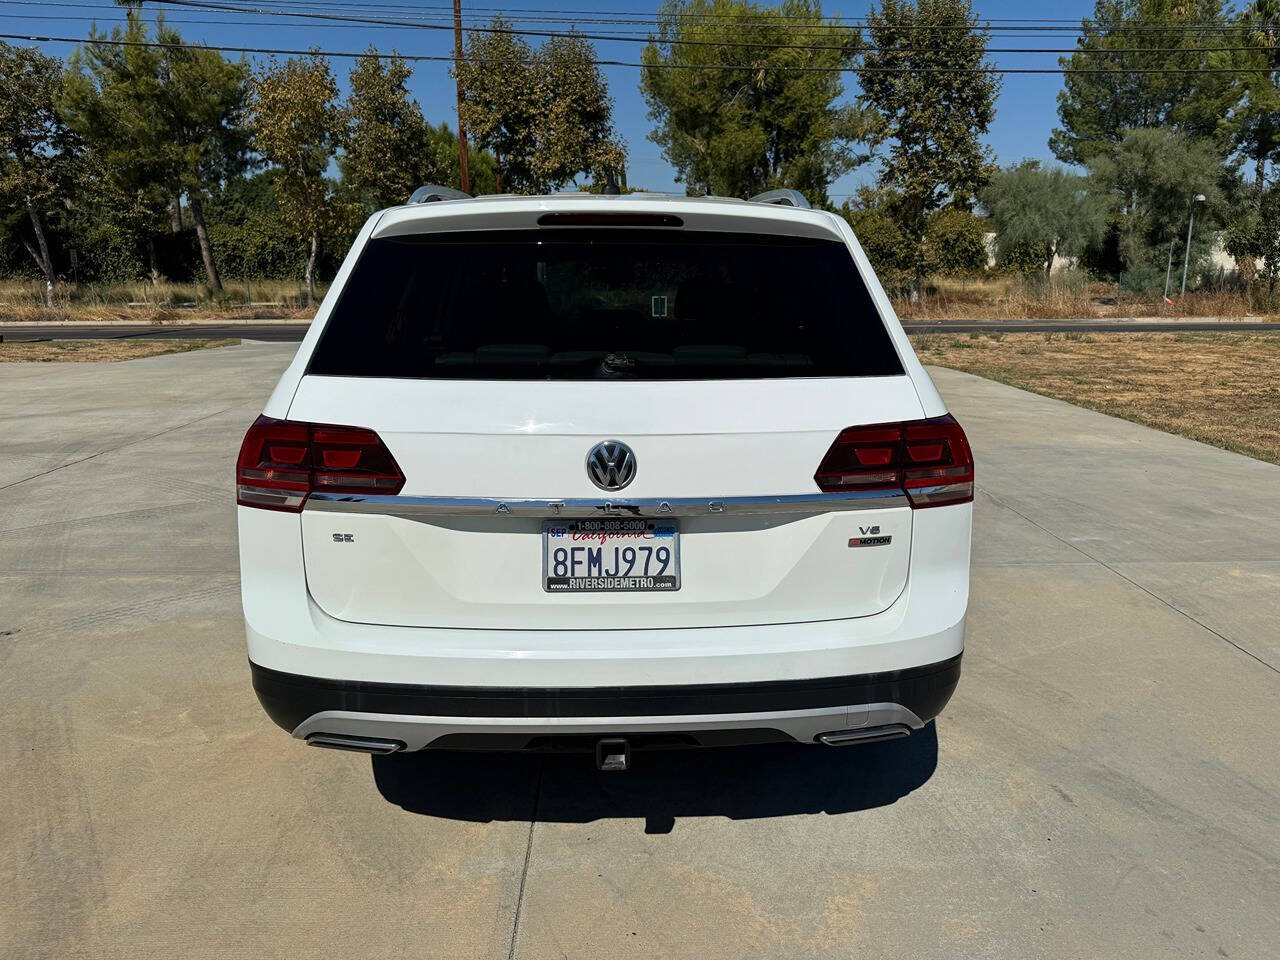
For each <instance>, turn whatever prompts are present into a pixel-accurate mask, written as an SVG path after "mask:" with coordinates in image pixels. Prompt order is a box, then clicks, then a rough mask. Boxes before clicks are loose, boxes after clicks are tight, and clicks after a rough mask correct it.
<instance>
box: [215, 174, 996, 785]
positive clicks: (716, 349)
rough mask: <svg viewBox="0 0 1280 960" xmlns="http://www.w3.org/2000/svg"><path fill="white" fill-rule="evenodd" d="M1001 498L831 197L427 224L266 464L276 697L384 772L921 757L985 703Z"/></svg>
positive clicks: (523, 206) (265, 595) (441, 208)
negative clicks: (752, 749) (482, 762)
mask: <svg viewBox="0 0 1280 960" xmlns="http://www.w3.org/2000/svg"><path fill="white" fill-rule="evenodd" d="M438 198H439V193H438V192H437V193H430V192H429V194H428V199H431V200H435V199H438ZM973 482H974V473H973V458H972V455H971V453H970V450H969V444H968V442H967V441H966V439H965V435H964V432H963V431H962V430H961V428H960V425H959V424H957V423H956V421H955V420H954V418H952V417H951V416H950V415H949V414H948V413H947V409H946V407H945V406H944V404H943V401H942V399H941V397H940V396H939V395H938V392H937V390H936V389H935V388H934V385H933V383H932V382H931V381H930V379H929V376H928V374H926V373H925V371H924V369H923V368H922V367H921V366H920V363H919V361H918V360H917V359H916V357H915V354H914V353H913V352H912V349H911V346H910V344H909V342H908V341H907V338H906V336H905V335H904V333H903V331H902V327H901V325H900V324H899V322H898V320H897V318H896V316H895V315H894V312H893V309H892V307H891V306H890V305H889V302H888V300H887V298H886V297H885V295H884V291H883V290H882V289H881V287H880V284H879V282H878V281H877V280H876V278H875V275H874V273H873V272H872V269H871V266H870V265H869V264H868V262H867V259H866V257H865V256H864V254H863V252H862V250H861V248H860V247H859V245H858V242H857V240H856V239H854V236H853V234H852V233H851V232H850V230H849V227H848V225H847V224H846V223H845V222H844V221H843V220H842V219H841V218H840V217H838V216H835V215H833V214H830V213H825V212H821V211H817V210H810V209H807V204H804V203H803V199H802V198H799V197H798V195H795V196H788V195H787V194H786V193H782V194H780V195H766V196H765V197H764V198H761V199H759V200H758V201H757V202H752V201H739V200H726V199H718V198H705V199H683V198H674V197H664V196H653V195H643V194H632V195H630V196H621V197H619V196H591V195H560V196H549V197H492V198H479V199H452V200H443V201H442V202H419V203H413V204H409V205H406V206H402V207H396V208H393V209H390V210H386V211H383V212H381V213H378V214H375V215H374V216H373V217H371V218H370V219H369V221H368V222H367V223H366V224H365V225H364V228H363V229H362V230H361V231H360V235H359V236H358V237H357V238H356V241H355V243H354V245H353V246H352V248H351V251H350V253H348V255H347V258H346V260H345V262H344V263H343V265H342V268H341V270H340V271H339V272H338V275H337V277H336V279H335V281H334V284H333V288H332V290H331V291H330V292H329V294H328V296H326V297H325V300H324V303H323V304H322V305H321V307H320V309H319V312H318V314H317V316H316V319H315V322H314V323H313V324H312V325H311V328H310V330H309V331H308V333H307V336H306V338H305V340H304V341H303V343H302V345H301V347H300V348H299V350H298V353H297V355H296V356H295V357H294V359H293V362H292V364H291V365H290V366H289V368H288V370H286V371H285V373H284V375H283V376H282V377H281V379H280V382H279V384H278V385H277V386H276V389H275V391H274V393H272V395H271V398H270V400H268V402H267V405H266V409H265V410H264V411H263V414H262V416H261V417H259V418H258V420H257V421H256V422H255V423H254V424H253V425H252V426H251V427H250V428H249V432H248V434H247V435H246V436H245V439H244V444H243V447H242V448H241V451H240V456H239V461H238V464H237V484H238V503H239V505H240V506H239V523H240V565H241V575H242V577H241V579H242V587H243V598H244V615H245V625H246V632H247V634H248V646H249V660H250V666H251V668H252V672H253V684H254V688H255V689H256V691H257V693H258V697H259V699H260V700H261V702H262V704H263V706H264V708H265V709H266V711H267V713H268V714H269V715H270V716H271V718H272V719H273V720H274V721H275V722H276V723H278V724H279V725H280V726H282V727H284V729H286V730H288V731H290V732H291V733H292V734H293V735H294V736H295V737H297V738H300V739H303V740H306V741H307V742H308V743H311V744H315V745H319V746H327V747H337V748H342V749H354V750H363V751H368V752H373V753H385V752H392V751H396V750H418V749H422V748H424V747H452V748H464V749H486V748H492V749H560V748H564V747H566V746H568V747H574V746H581V747H584V748H586V749H588V750H590V749H594V750H595V752H596V756H597V762H598V763H599V764H600V765H601V766H602V767H604V768H606V769H618V768H625V767H626V765H627V763H628V760H629V757H630V751H631V749H632V748H633V747H635V748H640V747H661V746H676V745H685V744H687V745H710V744H734V743H748V742H764V741H779V740H796V741H801V742H805V743H813V742H819V743H825V744H831V745H836V744H846V743H858V742H866V741H870V740H877V739H885V738H889V737H895V736H905V735H907V734H908V733H910V732H912V731H914V730H918V729H920V728H921V727H922V726H923V725H924V724H925V723H927V722H928V721H929V720H931V719H932V718H933V717H934V716H936V715H937V714H938V712H939V711H940V710H941V709H942V708H943V706H944V705H945V704H946V702H947V700H948V699H949V698H950V696H951V693H952V691H953V690H954V689H955V686H956V683H957V681H958V679H959V675H960V656H961V652H962V650H963V646H964V626H965V611H966V607H967V605H968V593H969V590H968V587H969V540H970V523H971V514H972V500H973Z"/></svg>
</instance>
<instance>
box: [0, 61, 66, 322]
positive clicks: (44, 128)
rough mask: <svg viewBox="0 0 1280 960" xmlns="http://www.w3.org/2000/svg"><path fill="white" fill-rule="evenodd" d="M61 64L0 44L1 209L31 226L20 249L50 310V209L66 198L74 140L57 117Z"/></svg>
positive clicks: (52, 281)
mask: <svg viewBox="0 0 1280 960" xmlns="http://www.w3.org/2000/svg"><path fill="white" fill-rule="evenodd" d="M62 84H63V70H62V63H61V62H60V61H58V60H55V59H53V58H52V57H46V56H45V55H44V54H42V53H41V52H40V51H39V50H36V49H35V48H33V47H12V46H10V45H9V44H7V43H0V205H2V206H3V207H4V208H6V209H7V210H8V211H12V212H14V213H18V214H20V215H21V216H23V217H25V219H26V220H27V221H29V223H30V226H31V232H32V234H33V238H34V243H32V242H31V241H28V240H27V239H26V238H25V237H24V238H23V245H24V246H25V247H26V249H27V252H28V253H29V254H30V255H31V258H32V259H33V260H34V261H35V263H36V266H37V267H38V268H39V270H40V272H41V273H42V274H44V282H45V284H44V285H45V303H47V304H48V305H50V306H52V305H53V293H54V287H55V286H56V285H57V281H58V278H57V274H56V273H55V272H54V268H53V258H52V256H51V255H50V253H49V236H48V228H47V218H48V213H47V210H48V208H49V207H50V206H51V205H52V204H54V203H57V202H60V201H61V202H65V201H66V200H67V199H68V197H69V189H68V188H69V186H70V184H71V183H72V182H73V181H74V177H75V163H76V157H75V139H74V137H73V135H72V134H71V132H70V131H69V130H68V129H67V127H66V125H65V124H64V123H63V122H62V119H61V117H60V116H59V115H58V109H57V107H58V101H59V100H60V99H61V97H62Z"/></svg>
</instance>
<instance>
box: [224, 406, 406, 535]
mask: <svg viewBox="0 0 1280 960" xmlns="http://www.w3.org/2000/svg"><path fill="white" fill-rule="evenodd" d="M403 486H404V474H403V473H401V472H400V467H399V466H398V465H397V464H396V461H395V458H394V457H392V456H391V451H390V450H388V449H387V447H386V444H384V443H383V442H382V438H381V437H379V436H378V435H377V434H376V433H374V432H373V431H372V430H364V429H361V428H360V427H333V426H328V425H326V424H319V423H295V422H293V421H291V420H273V419H272V418H271V417H258V419H257V420H255V421H254V423H253V426H251V427H250V428H249V432H248V433H246V434H245V435H244V443H242V444H241V445H240V456H239V458H238V459H237V461H236V503H238V504H240V505H241V506H245V507H261V508H263V509H265V510H289V511H292V512H297V511H299V510H301V509H302V504H303V503H304V502H305V501H306V499H307V497H308V496H309V495H310V494H311V493H313V492H321V491H323V492H325V493H399V492H400V488H401V487H403Z"/></svg>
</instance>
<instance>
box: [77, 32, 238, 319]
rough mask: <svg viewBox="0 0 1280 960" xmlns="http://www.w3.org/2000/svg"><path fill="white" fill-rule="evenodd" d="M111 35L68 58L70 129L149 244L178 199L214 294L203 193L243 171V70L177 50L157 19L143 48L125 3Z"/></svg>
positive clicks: (197, 50)
mask: <svg viewBox="0 0 1280 960" xmlns="http://www.w3.org/2000/svg"><path fill="white" fill-rule="evenodd" d="M94 36H95V37H96V34H94ZM111 39H112V40H113V41H116V42H113V43H95V42H93V40H92V39H91V40H90V41H89V42H88V43H86V44H85V45H84V46H83V47H82V48H81V49H80V50H78V51H77V52H76V55H75V56H74V57H73V59H72V71H71V74H70V75H69V77H68V80H67V90H66V96H65V97H64V101H63V105H62V106H63V111H64V113H65V115H66V117H67V121H68V124H69V125H70V126H71V127H72V128H73V129H75V130H76V131H77V132H78V133H79V134H80V135H81V136H83V138H84V139H85V141H86V143H87V145H88V147H89V150H90V152H91V153H92V154H94V155H95V157H96V160H95V163H96V164H97V168H98V172H99V173H100V174H101V175H102V176H103V177H105V178H106V179H107V180H108V181H110V184H111V189H113V190H114V191H115V192H117V193H119V194H120V195H121V196H122V197H127V198H131V201H132V206H133V212H132V215H131V219H133V220H134V221H135V223H136V224H137V225H138V226H140V227H141V228H143V229H144V230H146V232H147V233H148V244H149V245H150V243H151V242H152V240H151V237H150V233H151V232H153V230H154V221H156V220H157V219H159V218H161V217H162V216H163V215H164V214H163V213H162V212H160V211H176V210H177V208H178V198H179V197H180V195H181V194H183V193H184V192H185V193H186V195H187V199H188V203H189V206H190V210H191V216H192V220H193V222H194V224H195V228H196V237H197V239H198V240H199V244H200V254H201V259H202V261H203V263H204V270H205V276H206V278H207V280H208V284H209V288H210V290H211V291H212V292H213V293H215V294H217V293H220V292H221V290H222V282H221V279H220V278H219V276H218V269H217V266H216V264H215V261H214V255H213V248H212V245H211V244H210V242H209V236H208V230H207V228H206V224H205V218H204V196H205V194H206V193H207V192H208V191H209V190H210V189H213V188H216V187H217V186H218V185H219V184H221V183H222V182H223V181H224V180H225V179H226V178H227V177H229V176H234V175H237V174H239V173H240V172H242V171H243V170H244V169H245V167H246V165H247V162H248V138H247V131H246V129H245V125H244V112H245V103H246V98H247V95H248V77H249V67H248V64H247V62H246V61H244V60H243V59H242V60H239V61H234V62H233V61H228V60H227V59H226V58H224V57H223V56H222V55H221V54H220V53H218V52H217V51H216V50H209V49H207V48H204V47H198V46H190V45H187V44H184V43H183V42H182V36H181V35H180V34H179V33H178V32H177V31H176V30H173V29H172V28H170V27H167V26H166V25H165V24H164V20H163V17H161V16H160V15H157V18H156V39H155V43H156V44H159V45H160V46H155V45H148V44H149V43H150V40H149V39H148V33H147V26H146V22H145V21H144V20H143V19H142V16H141V14H140V12H139V11H138V10H137V9H136V8H133V7H130V9H129V11H128V13H127V20H126V22H125V25H124V26H123V27H122V28H121V27H117V28H116V29H114V30H113V31H112V33H111ZM157 208H159V209H157ZM173 215H174V216H176V214H173ZM176 225H177V226H178V227H180V226H181V222H180V221H178V223H177V224H176ZM151 260H152V264H153V276H154V275H155V269H154V263H155V258H154V255H153V256H152V257H151Z"/></svg>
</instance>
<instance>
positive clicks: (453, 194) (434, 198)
mask: <svg viewBox="0 0 1280 960" xmlns="http://www.w3.org/2000/svg"><path fill="white" fill-rule="evenodd" d="M470 199H471V194H469V193H463V192H462V191H461V190H455V189H453V187H442V186H440V185H439V184H435V183H428V184H427V185H426V186H422V187H419V188H418V189H417V190H415V191H413V193H411V194H409V199H408V201H407V202H408V203H437V202H438V201H440V200H470Z"/></svg>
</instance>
